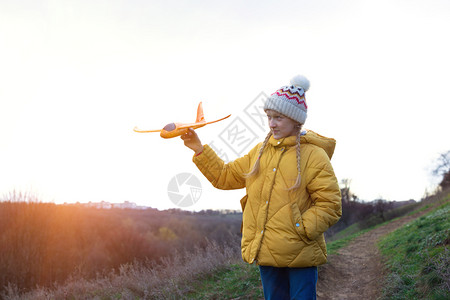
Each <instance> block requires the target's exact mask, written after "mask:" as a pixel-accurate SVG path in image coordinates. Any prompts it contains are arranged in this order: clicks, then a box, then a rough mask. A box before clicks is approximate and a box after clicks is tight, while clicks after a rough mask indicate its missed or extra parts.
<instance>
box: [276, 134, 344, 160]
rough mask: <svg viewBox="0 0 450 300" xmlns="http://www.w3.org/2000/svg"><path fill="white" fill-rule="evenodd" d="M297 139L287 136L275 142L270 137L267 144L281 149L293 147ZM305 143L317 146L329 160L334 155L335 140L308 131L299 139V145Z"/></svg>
mask: <svg viewBox="0 0 450 300" xmlns="http://www.w3.org/2000/svg"><path fill="white" fill-rule="evenodd" d="M296 139H297V137H295V136H289V137H286V138H283V139H279V140H276V139H274V137H273V136H272V137H270V140H269V144H271V145H272V146H274V147H283V146H294V145H295V143H296ZM302 143H307V144H312V145H315V146H318V147H320V148H322V149H323V150H325V152H326V153H327V155H328V157H329V158H330V159H331V157H332V156H333V153H334V148H335V147H336V140H335V139H333V138H328V137H325V136H322V135H320V134H318V133H316V132H314V131H312V130H308V131H307V132H306V134H304V135H302V136H301V137H300V144H302Z"/></svg>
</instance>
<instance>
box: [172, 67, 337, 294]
mask: <svg viewBox="0 0 450 300" xmlns="http://www.w3.org/2000/svg"><path fill="white" fill-rule="evenodd" d="M308 88H309V81H308V79H306V78H305V77H304V76H300V75H298V76H295V77H294V78H293V79H292V80H291V85H289V86H283V87H282V88H280V89H279V90H277V91H276V92H275V93H273V94H272V95H271V96H270V97H269V98H268V99H267V101H266V103H265V105H264V111H265V112H266V114H267V118H268V122H269V127H270V132H269V134H268V135H267V137H266V139H265V140H264V142H262V143H259V144H258V145H256V147H254V148H253V149H252V150H251V151H250V152H249V153H248V154H247V155H245V156H243V157H241V158H238V159H236V160H235V161H232V162H230V163H227V164H225V163H224V162H223V161H222V160H221V159H220V158H219V157H218V156H217V154H216V153H215V152H214V150H212V148H211V147H209V146H208V145H202V144H201V142H200V139H199V137H198V135H197V134H196V133H195V131H194V130H192V129H190V130H189V131H188V132H187V133H186V134H185V135H183V136H181V138H182V139H183V140H184V144H185V145H186V146H187V147H189V148H190V149H192V150H194V151H195V155H194V157H193V161H194V163H195V164H196V165H197V167H198V168H199V170H200V171H201V172H202V173H203V174H204V175H205V176H206V178H207V179H208V180H209V181H210V182H211V183H212V184H213V185H214V186H215V187H216V188H219V189H239V188H244V187H245V188H246V192H247V193H246V196H245V197H244V198H243V199H242V200H241V206H242V210H243V216H242V221H243V227H242V228H243V229H242V241H241V250H242V258H243V259H244V261H246V262H247V263H250V264H252V263H256V264H257V265H259V269H260V275H261V280H262V285H263V290H264V297H265V299H316V285H317V266H318V265H321V264H324V263H325V262H326V257H327V252H326V245H325V239H324V235H323V233H324V232H325V231H326V230H327V229H328V228H329V227H330V226H332V225H333V224H335V223H336V222H337V221H338V220H339V218H340V216H341V213H342V211H341V194H340V189H339V185H338V182H337V180H336V176H335V175H334V171H333V168H332V166H331V163H330V159H331V156H332V155H333V152H334V148H335V144H336V141H335V140H334V139H330V138H326V137H323V136H321V135H319V134H317V133H315V132H313V131H303V130H302V126H303V124H304V123H305V120H306V116H307V105H306V102H305V91H307V90H308Z"/></svg>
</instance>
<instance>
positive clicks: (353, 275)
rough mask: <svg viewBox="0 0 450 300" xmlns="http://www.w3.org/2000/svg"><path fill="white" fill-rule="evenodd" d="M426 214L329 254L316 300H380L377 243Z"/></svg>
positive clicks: (380, 229)
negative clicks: (336, 252) (383, 237)
mask: <svg viewBox="0 0 450 300" xmlns="http://www.w3.org/2000/svg"><path fill="white" fill-rule="evenodd" d="M424 213H425V212H421V213H419V214H414V215H413V216H406V217H403V218H400V219H397V220H395V221H392V222H390V223H388V224H386V225H384V226H381V227H378V228H376V229H374V230H371V231H369V232H367V233H365V234H363V235H361V236H359V237H358V238H356V239H355V240H354V241H352V242H351V243H350V244H349V245H348V246H346V247H344V248H342V249H340V250H339V251H338V254H337V255H329V256H328V263H327V264H326V265H324V266H322V267H319V283H318V286H317V299H320V300H325V299H339V300H341V299H365V300H371V299H377V298H378V297H379V296H380V294H381V289H382V284H383V280H384V274H383V272H384V271H383V265H382V263H381V256H380V253H379V251H378V248H377V246H376V242H377V241H378V240H379V239H380V238H381V237H382V236H384V235H386V234H388V233H389V232H391V231H394V230H395V229H397V228H399V227H401V226H403V225H405V224H406V223H408V222H410V221H412V220H414V219H415V218H418V217H419V216H421V215H423V214H424Z"/></svg>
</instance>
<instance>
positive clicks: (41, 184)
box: [0, 0, 450, 211]
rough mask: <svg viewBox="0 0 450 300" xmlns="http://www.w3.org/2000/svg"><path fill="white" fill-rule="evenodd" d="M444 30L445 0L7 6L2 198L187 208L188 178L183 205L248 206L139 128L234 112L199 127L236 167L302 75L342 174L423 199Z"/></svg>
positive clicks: (385, 195) (443, 146)
mask: <svg viewBox="0 0 450 300" xmlns="http://www.w3.org/2000/svg"><path fill="white" fill-rule="evenodd" d="M449 32H450V2H449V1H445V0H442V1H440V0H428V1H418V0H408V1H406V0H380V1H368V0H341V1H333V0H316V1H237V0H230V1H211V0H210V1H203V0H194V1H152V0H150V1H144V0H141V1H138V0H126V1H125V0H124V1H118V0H112V1H106V0H105V1H97V0H91V1H67V0H58V1H56V0H55V1H38V0H34V1H20V2H19V1H7V0H0V66H1V67H0V82H1V83H0V195H8V194H9V193H11V192H12V191H22V192H29V193H34V194H36V195H38V196H39V197H40V199H41V200H42V201H53V202H56V203H64V202H67V203H73V202H89V201H92V202H99V201H108V202H113V203H117V202H124V201H130V202H135V203H136V204H138V205H142V206H151V207H154V208H158V209H170V208H180V203H179V202H177V203H176V202H174V200H173V198H172V197H171V196H170V193H169V192H174V191H173V186H174V185H173V184H174V182H176V180H175V179H183V178H186V175H180V174H188V175H189V178H191V179H192V178H194V179H196V180H197V181H193V182H194V183H192V184H191V185H187V184H184V185H180V186H179V190H178V191H175V193H176V192H178V194H179V195H188V194H190V193H191V192H193V191H196V193H195V195H194V194H190V195H192V197H193V198H192V204H190V205H187V206H185V207H182V208H183V209H188V210H196V211H198V210H202V209H240V204H239V200H240V199H241V198H242V197H243V196H244V195H245V191H244V190H234V191H221V190H217V189H215V188H213V187H212V186H211V184H210V183H209V182H208V181H207V180H206V179H205V178H204V177H203V176H202V174H201V173H200V172H199V171H198V169H197V168H196V166H195V165H194V164H193V163H192V154H193V152H192V151H191V150H190V149H188V148H186V147H185V146H184V145H183V142H182V141H181V140H180V139H179V138H174V139H168V140H166V139H162V138H160V137H159V135H158V134H154V133H153V134H152V133H148V134H139V133H135V132H133V128H134V127H135V126H139V127H140V128H143V129H159V128H162V127H163V126H164V125H166V124H167V123H170V122H185V123H189V122H192V121H194V120H195V116H196V109H197V105H198V103H199V102H200V101H202V102H203V108H204V114H205V118H206V120H207V121H208V120H209V121H211V120H215V119H218V118H221V117H224V116H226V115H228V114H232V116H231V117H230V118H228V119H227V120H224V121H222V122H219V123H216V124H211V125H208V126H206V127H204V128H201V129H198V131H197V132H198V134H199V136H200V138H201V140H202V142H203V143H208V144H212V145H214V147H215V149H216V150H217V151H218V152H220V154H221V157H223V158H224V160H226V161H230V160H233V159H235V158H237V157H239V156H241V155H243V154H245V153H246V151H248V150H250V149H251V148H252V147H253V146H254V145H256V143H257V142H259V141H261V140H262V139H263V138H264V136H265V135H266V133H267V132H268V127H267V124H264V123H258V122H260V121H261V120H264V119H260V117H261V115H263V112H262V109H261V103H263V101H264V97H265V96H266V95H270V94H271V93H273V92H274V91H275V90H277V89H278V88H280V87H281V86H283V85H287V84H289V80H290V79H291V78H292V77H293V76H294V75H296V74H303V75H305V76H306V77H308V79H309V80H310V82H311V88H310V89H309V91H308V92H307V94H306V100H307V103H308V119H307V121H306V124H305V128H307V129H310V130H313V131H315V132H318V133H320V134H321V135H324V136H327V137H333V138H335V139H336V140H337V146H336V151H335V153H334V156H333V158H332V164H333V167H334V170H335V173H336V176H337V178H338V180H339V181H341V180H343V179H350V180H351V185H350V187H351V190H352V191H353V193H355V194H356V195H357V196H358V197H359V198H360V199H362V200H365V201H370V200H374V199H379V198H382V199H386V200H398V201H402V200H409V199H416V200H419V199H420V198H421V197H422V196H423V195H424V192H425V190H426V189H427V190H429V191H431V190H432V189H433V188H434V187H435V186H436V184H437V183H438V182H439V180H438V178H433V177H432V176H431V170H432V167H433V165H432V164H433V161H434V160H435V159H437V157H438V156H439V154H440V153H444V152H446V151H448V150H449V149H450V139H449V138H448V134H447V132H448V131H449V129H450V126H449V122H448V111H449V104H448V101H449V100H450V99H449V96H448V94H449V93H448V91H447V87H448V82H449V79H450V55H449V53H450V40H449V39H448V36H449ZM258 109H259V111H258ZM233 132H234V135H233ZM239 134H241V136H239ZM245 134H247V135H245ZM183 176H184V177H183ZM174 178H175V179H174ZM174 180H175V181H174ZM178 184H180V182H178ZM175 186H178V185H177V184H175ZM191 187H194V189H191ZM3 197H5V196H3Z"/></svg>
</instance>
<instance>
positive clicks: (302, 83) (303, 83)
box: [291, 75, 309, 92]
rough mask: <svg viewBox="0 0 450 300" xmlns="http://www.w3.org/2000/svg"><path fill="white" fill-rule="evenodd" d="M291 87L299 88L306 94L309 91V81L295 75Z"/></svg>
mask: <svg viewBox="0 0 450 300" xmlns="http://www.w3.org/2000/svg"><path fill="white" fill-rule="evenodd" d="M291 85H294V86H298V87H301V88H302V89H303V90H304V91H305V92H306V91H307V90H308V89H309V80H308V78H306V77H305V76H303V75H296V76H294V77H293V78H292V79H291Z"/></svg>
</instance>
